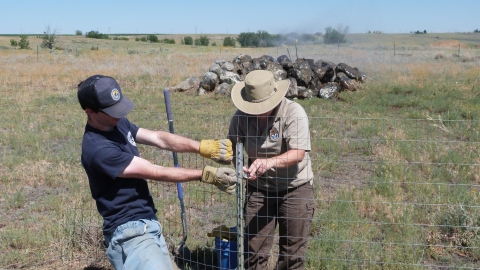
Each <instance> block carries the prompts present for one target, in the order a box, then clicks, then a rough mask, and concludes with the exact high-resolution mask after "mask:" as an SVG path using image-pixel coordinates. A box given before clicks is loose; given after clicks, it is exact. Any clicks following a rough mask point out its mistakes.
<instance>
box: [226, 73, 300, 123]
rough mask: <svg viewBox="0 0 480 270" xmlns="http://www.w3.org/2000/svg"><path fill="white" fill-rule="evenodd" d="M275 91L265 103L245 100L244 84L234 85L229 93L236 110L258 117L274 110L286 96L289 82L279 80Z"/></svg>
mask: <svg viewBox="0 0 480 270" xmlns="http://www.w3.org/2000/svg"><path fill="white" fill-rule="evenodd" d="M276 84H277V91H275V93H274V94H273V95H272V96H271V97H270V98H268V99H267V100H265V101H262V102H251V101H248V100H247V98H246V96H247V95H246V93H245V82H244V81H242V82H239V83H236V84H235V85H234V86H233V88H232V92H231V94H230V95H231V97H232V101H233V104H234V105H235V107H237V109H239V110H240V111H242V112H244V113H246V114H252V115H259V114H262V113H266V112H268V111H270V110H272V109H273V108H275V107H276V106H277V105H278V104H279V103H280V102H281V101H282V98H283V97H284V96H285V95H286V94H287V90H288V86H289V85H290V80H288V79H286V80H281V81H277V82H276Z"/></svg>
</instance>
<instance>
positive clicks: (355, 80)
mask: <svg viewBox="0 0 480 270" xmlns="http://www.w3.org/2000/svg"><path fill="white" fill-rule="evenodd" d="M252 70H269V71H271V72H272V73H273V75H274V77H275V80H285V79H289V80H290V87H289V90H288V92H287V98H291V99H293V98H301V99H304V98H312V97H320V98H332V97H335V96H336V94H337V93H338V92H340V91H356V90H358V89H360V87H361V83H363V82H365V80H366V78H367V77H366V75H365V73H363V72H362V71H360V70H359V69H358V68H354V67H351V66H349V65H347V64H345V63H339V64H334V63H332V62H330V61H325V60H317V61H314V60H312V59H305V58H299V59H297V60H296V61H295V62H292V61H291V60H290V58H289V57H288V56H286V55H281V56H279V57H278V58H277V59H275V58H273V57H272V56H269V55H263V56H261V57H259V58H252V57H250V56H249V55H246V54H241V55H239V56H237V57H235V59H233V61H231V62H230V61H226V60H218V61H216V62H215V63H213V64H212V65H211V66H210V68H209V70H208V72H206V73H205V74H204V75H203V77H202V78H201V79H200V81H199V82H198V80H195V78H189V79H188V80H187V81H186V82H183V83H181V84H179V85H178V86H180V85H184V86H188V89H192V88H196V87H197V84H198V88H197V89H198V90H197V91H198V94H199V95H203V94H205V93H206V92H212V91H214V92H215V94H217V95H230V91H231V88H232V87H233V85H234V84H235V83H237V82H240V81H242V80H244V79H245V76H246V75H247V74H248V73H249V72H250V71H252ZM193 81H194V82H193ZM178 86H177V87H174V88H172V89H173V90H174V91H186V90H185V89H181V88H179V87H178ZM188 89H187V90H188Z"/></svg>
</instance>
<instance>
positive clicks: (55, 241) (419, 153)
mask: <svg viewBox="0 0 480 270" xmlns="http://www.w3.org/2000/svg"><path fill="white" fill-rule="evenodd" d="M48 110H51V108H42V107H37V108H30V107H29V108H22V107H11V108H10V112H11V114H10V115H9V117H8V119H7V117H2V118H1V119H0V121H1V124H2V127H3V129H2V130H3V131H2V132H1V148H0V150H1V155H0V157H1V158H2V160H1V170H2V174H1V175H2V176H1V184H2V191H1V194H2V199H1V200H0V204H1V206H2V207H0V211H1V215H2V218H1V221H0V237H1V239H2V241H1V242H2V243H1V244H0V250H1V253H2V254H3V255H2V256H0V268H3V269H12V268H21V267H25V268H27V267H34V268H37V269H47V268H49V269H51V268H52V267H53V266H52V265H55V267H53V268H62V267H63V268H65V269H84V268H86V267H90V269H95V268H96V269H109V267H110V265H109V263H108V261H107V260H106V258H105V255H104V247H103V243H102V241H103V238H102V232H101V225H102V219H101V217H100V216H99V214H98V212H97V210H96V206H95V203H94V201H93V199H92V198H91V195H90V190H89V187H88V181H87V179H86V176H85V174H84V172H83V169H82V168H81V165H80V161H79V157H80V143H81V136H82V133H83V127H84V124H85V118H84V115H82V114H81V112H79V113H78V115H77V114H75V115H74V116H73V117H72V116H71V115H69V114H67V113H65V110H64V109H62V108H56V109H55V110H53V111H52V113H50V114H48V113H46V112H47V111H48ZM39 113H41V114H42V115H46V116H45V117H43V118H41V119H38V118H35V115H36V114H39ZM173 113H174V118H175V124H176V127H175V131H176V133H177V134H180V135H183V136H186V137H189V138H193V139H197V140H199V139H211V138H225V136H226V133H227V130H228V125H229V122H230V118H231V115H212V114H192V113H188V110H186V109H185V111H183V110H177V111H174V112H173ZM164 114H165V113H163V112H151V111H145V110H142V109H138V110H134V111H133V112H132V113H131V115H130V116H129V119H130V120H131V121H132V122H134V123H136V124H137V125H138V126H141V127H145V128H149V129H162V130H168V128H167V120H166V115H164ZM12 118H14V121H17V122H18V121H19V122H21V123H23V124H22V125H17V124H15V123H13V122H12ZM309 122H310V134H311V138H310V139H311V144H312V150H311V152H310V158H311V161H312V167H313V172H314V180H313V185H314V198H315V203H316V209H315V215H314V217H313V221H312V225H311V228H310V233H309V237H308V248H307V252H306V255H305V259H306V268H307V269H350V268H361V269H452V268H454V269H478V267H479V263H480V262H479V259H480V209H479V208H480V206H479V199H480V195H479V192H480V178H479V175H480V168H479V167H480V165H479V164H480V147H479V142H480V140H479V136H480V135H479V131H480V123H479V121H477V120H463V121H450V120H449V121H447V120H442V119H440V118H439V119H433V118H429V119H391V118H344V117H338V118H335V117H309ZM12 134H14V135H12ZM139 148H140V153H141V156H142V157H144V158H146V159H148V160H151V161H152V162H154V163H155V164H158V165H161V166H173V160H172V155H171V153H170V152H168V151H163V150H158V149H152V147H143V146H140V147H139ZM178 157H179V163H180V166H181V167H185V168H202V167H203V166H204V165H206V164H209V165H214V166H217V165H216V164H214V163H213V162H211V161H209V160H206V159H203V158H202V157H200V156H198V155H196V154H178ZM149 186H150V191H151V194H152V196H153V198H154V202H155V205H156V208H157V209H158V212H157V217H158V219H159V221H160V223H161V224H162V226H163V232H164V235H165V237H166V239H167V242H168V245H169V247H170V248H171V249H173V248H175V247H177V246H178V244H179V243H180V241H181V237H182V229H181V228H182V225H181V218H180V209H179V204H178V198H177V190H176V186H175V185H174V184H169V183H160V182H153V181H149ZM183 192H184V201H185V208H186V216H187V222H188V228H189V230H188V238H187V242H186V245H187V246H188V247H189V248H190V250H191V251H192V258H191V260H192V262H193V263H195V264H196V265H197V266H198V267H199V269H219V266H218V263H217V259H218V258H217V253H216V251H215V239H214V238H213V237H208V236H207V233H209V232H211V231H212V230H213V229H214V228H215V227H217V226H220V225H226V226H227V227H235V226H237V217H238V216H237V212H238V209H239V206H238V201H237V197H236V196H229V195H227V194H224V193H222V192H219V191H217V190H216V188H215V187H213V186H209V185H204V184H202V183H199V182H198V183H197V182H191V183H187V184H184V186H183ZM275 242H278V232H277V236H276V238H275ZM44 250H48V251H47V252H44ZM40 251H42V252H40ZM269 256H270V257H269V260H268V267H269V269H272V268H273V267H274V265H275V262H276V259H277V258H278V256H279V248H278V246H277V245H274V247H273V249H272V250H271V251H270V253H269ZM172 259H174V256H172ZM59 262H60V264H59ZM59 265H60V266H59Z"/></svg>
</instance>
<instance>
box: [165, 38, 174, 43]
mask: <svg viewBox="0 0 480 270" xmlns="http://www.w3.org/2000/svg"><path fill="white" fill-rule="evenodd" d="M162 43H166V44H175V40H174V39H173V38H171V39H170V38H164V39H162Z"/></svg>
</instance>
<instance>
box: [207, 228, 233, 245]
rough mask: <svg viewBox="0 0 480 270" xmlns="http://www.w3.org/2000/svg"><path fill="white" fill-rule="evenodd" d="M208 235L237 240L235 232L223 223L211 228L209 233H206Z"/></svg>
mask: <svg viewBox="0 0 480 270" xmlns="http://www.w3.org/2000/svg"><path fill="white" fill-rule="evenodd" d="M207 236H208V237H216V238H218V239H224V240H228V241H231V242H232V241H234V242H236V241H237V233H236V232H230V228H228V227H227V226H225V225H221V226H218V227H216V228H215V229H213V230H212V232H211V233H207Z"/></svg>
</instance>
